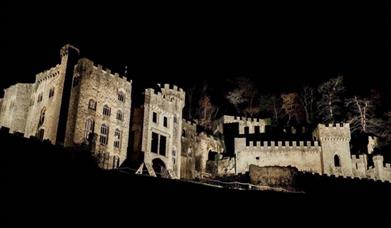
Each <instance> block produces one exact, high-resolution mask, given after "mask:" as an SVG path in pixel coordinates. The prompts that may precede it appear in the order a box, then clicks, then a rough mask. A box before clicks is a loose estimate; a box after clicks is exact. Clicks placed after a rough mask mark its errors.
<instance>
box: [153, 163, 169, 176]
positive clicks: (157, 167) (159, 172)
mask: <svg viewBox="0 0 391 228" xmlns="http://www.w3.org/2000/svg"><path fill="white" fill-rule="evenodd" d="M152 168H153V170H154V171H155V173H156V176H157V177H167V176H168V172H167V168H166V164H165V163H164V162H163V161H162V159H160V158H155V159H153V160H152Z"/></svg>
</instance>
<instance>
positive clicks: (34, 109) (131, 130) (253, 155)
mask: <svg viewBox="0 0 391 228" xmlns="http://www.w3.org/2000/svg"><path fill="white" fill-rule="evenodd" d="M60 57H61V59H60V63H59V64H58V65H56V66H55V67H53V68H51V69H49V70H47V71H44V72H42V73H39V74H37V75H36V78H35V82H34V83H18V84H15V85H13V86H11V87H9V88H8V89H6V90H5V93H4V97H3V98H1V99H0V126H2V127H6V128H9V130H10V132H11V133H12V132H20V133H23V134H24V136H25V137H37V138H39V139H41V140H48V141H50V142H51V143H52V144H58V145H63V146H65V147H74V146H82V145H85V146H88V148H89V150H90V151H92V152H93V153H94V155H95V157H96V158H97V159H98V161H99V165H100V166H101V167H102V168H105V169H114V168H118V167H120V166H121V165H122V164H123V163H124V161H126V160H128V161H130V162H131V163H133V164H136V166H137V171H135V172H136V173H138V174H141V173H143V174H148V175H151V176H160V177H167V178H182V179H194V178H203V177H204V176H208V175H214V176H225V175H240V174H243V173H246V172H249V167H250V165H257V166H260V167H263V166H282V167H285V166H293V167H296V168H297V169H298V170H300V171H303V172H311V173H318V174H325V175H335V176H345V177H357V178H370V179H377V180H383V181H391V167H390V164H384V161H383V157H382V156H381V155H375V156H373V158H372V160H373V166H369V165H368V164H369V156H368V155H366V154H362V155H359V156H358V157H357V156H355V155H353V156H352V154H351V149H350V139H351V138H350V137H351V132H350V127H349V124H345V123H341V124H333V125H324V124H319V125H318V126H317V127H316V129H315V130H313V131H312V132H306V134H307V135H310V137H306V138H305V139H306V140H301V139H299V138H295V139H291V140H285V141H281V140H277V141H276V140H275V139H273V138H267V137H265V135H266V134H267V129H268V127H269V126H270V124H269V123H268V120H266V119H251V118H242V117H234V116H228V115H224V116H222V117H221V118H220V119H218V120H217V121H215V124H214V126H215V131H214V133H216V134H215V135H209V134H207V133H205V132H203V131H200V130H199V129H198V126H197V125H196V123H194V122H190V121H187V120H185V119H183V117H182V111H183V108H184V106H185V95H186V94H185V92H184V91H183V89H181V88H178V87H177V86H173V85H169V84H164V85H158V86H157V87H156V88H147V89H145V92H144V103H143V105H141V107H132V105H131V104H132V102H131V100H132V96H131V93H132V81H131V80H127V78H126V76H122V77H121V76H120V75H119V74H117V73H115V74H113V73H112V72H111V71H110V70H109V69H103V68H102V66H101V65H95V64H94V63H93V62H92V61H91V60H89V59H86V58H80V57H79V50H78V49H77V48H75V47H73V46H72V45H65V46H64V47H63V48H62V49H61V51H60ZM131 113H132V116H131ZM216 135H217V136H216ZM368 147H371V145H369V146H368Z"/></svg>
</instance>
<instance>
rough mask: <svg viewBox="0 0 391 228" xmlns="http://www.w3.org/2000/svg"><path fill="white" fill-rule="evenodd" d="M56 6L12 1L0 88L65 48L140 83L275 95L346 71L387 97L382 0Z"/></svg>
mask: <svg viewBox="0 0 391 228" xmlns="http://www.w3.org/2000/svg"><path fill="white" fill-rule="evenodd" d="M121 2H122V1H121ZM313 2H316V3H313ZM48 4H49V3H22V2H12V3H5V7H4V9H3V11H5V12H4V13H2V16H1V17H2V18H1V19H2V21H3V22H5V26H2V27H3V28H4V29H3V31H4V33H3V37H2V38H3V39H4V38H5V44H6V45H5V51H4V52H2V53H1V55H3V57H5V58H3V59H5V61H3V63H5V64H4V65H3V64H2V65H3V66H2V68H3V69H2V73H3V75H2V76H1V84H0V89H3V88H6V87H8V86H9V85H11V84H14V83H15V82H18V81H23V82H33V80H34V75H35V74H36V73H38V72H40V71H42V70H44V69H47V68H50V67H51V66H53V65H54V64H56V63H57V62H58V61H59V54H58V53H59V48H60V47H61V46H62V45H63V44H65V43H72V44H74V45H75V46H77V47H79V48H80V49H81V54H82V56H85V57H88V58H90V59H92V60H93V61H94V62H96V63H99V64H102V65H103V66H105V67H109V68H111V69H112V70H113V71H117V72H120V73H122V72H123V69H124V66H125V65H128V67H129V70H128V71H129V74H130V77H131V78H132V79H134V82H135V83H140V84H141V82H150V81H152V82H157V81H161V82H175V83H177V84H180V85H181V86H187V85H190V84H192V83H195V82H199V81H202V80H205V79H206V80H208V81H209V82H210V83H211V84H214V85H215V86H216V85H217V86H218V85H219V84H220V83H219V80H218V79H217V77H222V78H228V77H232V76H242V75H245V76H251V77H252V78H253V79H254V80H256V82H257V83H258V84H259V86H260V88H261V91H262V90H264V91H267V92H268V91H273V90H277V91H286V90H291V89H295V88H297V87H298V86H300V85H301V84H307V83H310V84H311V83H318V82H320V81H323V80H325V79H327V78H330V77H333V76H336V75H337V74H338V73H341V74H343V75H345V78H346V81H347V84H348V85H349V86H351V87H352V88H354V89H357V90H358V91H362V90H365V89H367V88H370V87H371V88H379V89H382V90H384V91H386V90H385V88H386V83H384V81H385V78H388V77H389V76H390V75H391V74H390V73H391V70H390V67H389V65H390V64H389V63H390V53H391V52H390V50H391V48H390V35H388V30H389V29H390V23H389V19H390V13H389V12H390V11H389V10H390V8H389V5H386V4H385V3H384V2H383V1H370V2H366V3H365V4H364V3H362V4H361V3H357V2H355V1H351V2H345V3H342V1H321V2H320V1H305V2H301V3H282V2H278V3H273V4H271V3H267V4H257V5H247V4H246V5H245V4H241V5H236V4H226V3H220V4H213V5H211V4H210V3H206V4H202V5H201V4H196V3H193V4H191V3H187V4H186V5H185V4H178V3H175V4H174V3H172V4H166V3H164V4H162V3H160V4H159V5H154V4H153V3H146V4H144V5H141V4H134V3H130V4H128V3H126V4H125V3H114V1H111V3H110V5H108V4H107V3H106V4H103V3H97V2H85V3H80V2H77V1H75V2H74V1H64V2H60V3H50V4H49V5H48ZM3 43H4V42H3ZM361 77H366V78H367V79H361ZM136 85H137V84H136Z"/></svg>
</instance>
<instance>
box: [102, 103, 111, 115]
mask: <svg viewBox="0 0 391 228" xmlns="http://www.w3.org/2000/svg"><path fill="white" fill-rule="evenodd" d="M110 114H111V111H110V108H109V106H107V105H105V106H103V115H105V116H110Z"/></svg>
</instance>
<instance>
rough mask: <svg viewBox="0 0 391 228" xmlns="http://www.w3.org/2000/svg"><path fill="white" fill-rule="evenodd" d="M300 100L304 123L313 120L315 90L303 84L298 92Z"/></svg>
mask: <svg viewBox="0 0 391 228" xmlns="http://www.w3.org/2000/svg"><path fill="white" fill-rule="evenodd" d="M300 100H301V103H302V104H303V108H304V112H305V120H306V123H308V124H310V123H312V121H313V120H314V106H315V91H314V89H313V88H311V87H309V86H304V87H303V89H302V91H301V93H300Z"/></svg>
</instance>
